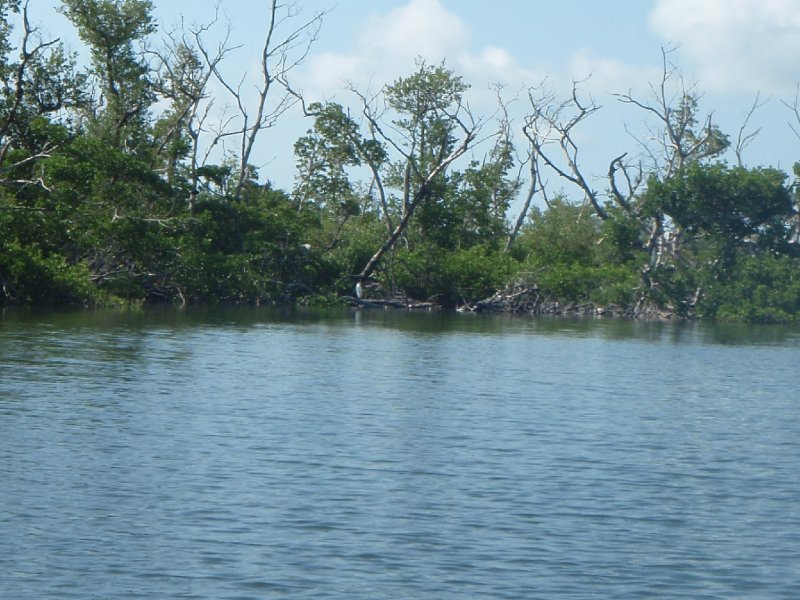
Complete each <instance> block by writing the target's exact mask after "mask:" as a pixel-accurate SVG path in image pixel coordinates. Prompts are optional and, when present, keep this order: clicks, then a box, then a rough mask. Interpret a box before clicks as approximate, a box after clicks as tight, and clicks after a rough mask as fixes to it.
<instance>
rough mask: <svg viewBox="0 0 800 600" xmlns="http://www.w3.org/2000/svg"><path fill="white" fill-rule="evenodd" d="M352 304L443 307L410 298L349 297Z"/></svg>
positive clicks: (428, 308)
mask: <svg viewBox="0 0 800 600" xmlns="http://www.w3.org/2000/svg"><path fill="white" fill-rule="evenodd" d="M348 301H349V303H350V305H351V306H360V307H363V308H402V309H405V310H423V309H424V310H437V309H439V308H441V306H439V305H438V304H436V303H435V302H422V301H417V300H411V299H408V298H402V299H401V298H356V297H355V296H351V297H350V298H348Z"/></svg>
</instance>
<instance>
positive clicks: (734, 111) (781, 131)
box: [30, 0, 800, 189]
mask: <svg viewBox="0 0 800 600" xmlns="http://www.w3.org/2000/svg"><path fill="white" fill-rule="evenodd" d="M56 5H58V2H57V0H30V12H31V15H32V20H33V21H34V22H35V23H38V24H39V25H40V26H41V27H42V29H43V31H44V32H49V33H50V34H51V35H55V36H59V37H62V38H63V39H64V40H65V41H66V42H67V43H68V44H75V45H77V44H78V42H77V41H76V39H75V37H74V34H73V33H71V31H70V27H69V25H68V23H67V22H66V21H65V20H64V19H63V17H60V16H59V15H57V14H56V12H55V10H54V8H53V6H56ZM154 5H155V16H156V18H157V19H158V21H159V22H160V23H161V25H162V26H164V27H170V26H175V25H177V24H179V23H180V20H181V17H182V16H183V18H184V20H185V22H186V23H189V24H191V23H207V22H209V21H210V20H211V19H212V18H213V16H214V14H215V6H217V5H219V10H220V13H221V14H222V15H224V16H225V17H227V18H228V19H229V20H230V27H231V40H232V41H233V42H234V43H235V44H237V45H241V47H240V48H238V49H237V50H236V51H235V52H234V53H232V54H231V60H229V61H228V62H227V63H226V64H225V65H223V68H224V69H225V72H226V73H227V74H229V75H230V77H231V79H232V80H238V79H239V78H244V81H245V83H246V82H247V81H248V79H247V78H248V77H250V76H252V75H253V74H255V73H256V71H257V67H258V59H259V53H260V49H261V44H262V43H263V39H264V34H265V27H266V23H267V5H268V3H267V2H266V1H265V0H154ZM297 7H298V9H299V10H300V16H299V19H303V18H304V17H305V18H307V17H310V16H311V15H313V13H315V12H316V11H326V15H325V17H324V20H323V24H322V29H321V31H320V33H319V36H318V39H317V40H316V42H315V44H314V45H313V47H312V49H311V51H310V53H309V55H308V57H307V59H306V60H305V62H304V63H303V64H301V65H300V66H299V67H298V68H297V69H296V70H295V71H294V72H293V74H292V83H293V85H294V86H295V87H296V88H297V89H300V90H302V92H303V94H304V95H305V97H306V98H308V99H309V100H311V101H313V100H335V101H337V102H340V103H342V104H345V105H347V104H353V105H355V103H354V97H353V95H352V94H351V93H349V92H348V91H347V86H348V85H354V86H356V87H357V88H358V89H361V90H365V91H366V90H371V91H377V90H378V89H380V87H381V86H382V85H383V84H385V83H390V82H392V81H394V80H395V79H397V78H398V77H401V76H405V75H409V74H411V73H412V72H413V71H414V65H415V60H416V59H417V58H419V57H421V58H424V59H425V60H426V61H427V62H429V63H438V62H440V61H442V60H444V61H445V64H446V65H447V67H448V68H450V69H452V70H453V71H454V72H455V73H456V74H458V75H461V76H462V77H463V78H464V80H465V81H466V82H467V83H469V84H470V85H471V90H470V92H469V95H468V100H469V102H470V106H471V107H472V109H473V110H474V111H475V112H477V113H478V114H482V115H484V116H486V117H487V118H488V117H490V116H491V115H492V114H493V113H494V112H495V111H496V101H495V92H494V91H492V86H493V85H495V84H502V85H503V86H504V87H503V94H504V96H505V97H506V98H507V99H512V98H515V97H518V98H519V100H518V101H516V102H512V105H511V106H512V111H511V116H512V118H513V119H514V123H515V125H516V126H517V127H519V126H521V122H522V118H523V116H524V112H525V111H524V109H525V101H524V100H525V97H526V91H525V90H526V89H527V88H528V87H530V86H533V85H537V84H540V83H541V82H542V81H544V80H546V81H547V82H548V85H552V86H553V87H554V88H555V89H556V90H558V91H559V92H560V93H567V92H569V90H570V89H571V85H572V82H573V81H575V80H579V81H582V83H581V84H580V89H581V90H582V93H585V94H586V95H587V97H588V95H591V97H592V98H593V100H594V101H595V102H596V103H597V104H599V105H601V106H602V107H603V108H602V109H601V110H600V111H598V112H597V113H596V114H594V115H592V117H591V119H590V121H587V123H586V126H585V127H583V128H582V129H581V130H580V132H579V134H578V140H579V142H580V145H581V157H582V161H584V162H583V164H582V166H583V167H584V169H585V170H586V171H587V172H589V173H590V174H592V175H595V176H597V177H598V184H597V186H598V187H599V188H602V187H603V184H602V182H601V181H600V178H601V177H602V175H603V174H605V173H606V172H607V170H608V163H609V161H610V160H611V159H613V158H614V157H616V156H618V155H619V154H621V153H622V152H626V151H627V152H629V153H630V154H631V155H634V154H635V153H636V152H637V151H638V145H637V143H636V141H635V140H634V139H633V137H632V136H631V135H630V133H628V132H627V131H626V130H629V131H631V132H637V131H638V132H640V134H641V135H644V133H642V132H644V131H645V129H643V125H644V118H645V115H644V114H643V113H642V111H640V110H637V109H636V108H635V107H633V106H631V105H626V104H623V103H620V102H619V100H618V99H617V97H615V96H614V95H613V94H614V93H628V92H630V93H631V94H633V95H634V96H636V97H637V98H642V99H647V97H648V96H647V95H648V93H649V87H648V86H649V84H650V83H658V81H659V80H660V77H661V73H662V48H664V47H671V48H675V50H674V51H673V52H671V53H670V54H669V59H670V61H671V62H672V63H674V64H675V66H677V67H678V69H679V70H680V72H681V74H682V75H683V76H684V78H685V81H687V82H689V83H693V84H696V88H695V89H696V91H697V92H698V93H700V94H701V96H702V99H701V112H702V114H704V115H705V114H708V113H711V114H712V119H713V122H714V123H715V124H717V125H718V126H719V127H720V128H721V129H722V130H723V131H724V132H725V133H728V134H729V135H731V137H732V138H735V137H736V136H737V135H738V132H739V128H740V127H741V126H742V124H743V122H744V118H745V116H746V114H747V113H748V110H749V109H750V107H751V106H752V105H753V102H754V101H755V99H756V97H757V96H758V97H759V98H760V100H761V106H760V108H759V109H758V110H757V111H755V113H754V115H753V117H752V119H751V125H750V127H749V130H748V131H752V130H755V129H760V133H759V134H758V136H757V137H756V138H755V141H754V142H753V143H752V144H751V145H750V146H749V147H748V148H747V149H746V151H745V153H744V160H745V163H746V164H747V165H748V166H774V167H778V168H781V169H783V170H786V171H789V170H791V167H792V164H793V163H794V162H795V161H796V160H800V139H799V138H798V137H797V136H796V135H795V134H794V133H793V132H792V129H791V128H790V126H789V123H790V122H794V124H795V125H798V123H797V122H796V120H794V119H795V117H794V115H793V114H792V112H791V111H790V110H789V109H788V108H787V107H786V106H785V104H784V103H786V102H788V103H789V104H792V103H793V102H794V101H795V98H796V92H797V89H798V88H797V86H798V83H800V61H798V59H797V57H798V56H800V0H603V1H602V2H595V1H593V0H560V1H558V2H553V1H552V0H494V1H493V2H491V3H490V2H487V1H486V0H305V1H303V0H299V1H298V2H297ZM222 29H224V27H223V26H222V25H219V26H218V27H217V28H216V29H214V30H212V32H218V33H221V32H222ZM587 77H588V79H587ZM310 125H311V123H310V122H309V121H308V119H304V118H303V117H302V115H301V114H300V112H299V111H293V112H291V113H288V114H286V115H284V117H282V119H281V121H280V122H279V123H278V125H277V126H276V127H275V128H274V129H272V130H269V131H266V132H264V134H263V135H262V137H261V139H260V142H259V145H258V147H257V149H256V155H255V158H254V160H253V161H252V162H254V163H255V164H257V165H258V166H259V167H260V172H261V174H262V176H263V177H265V178H267V179H269V180H271V181H272V182H273V184H274V185H276V186H277V187H282V188H285V189H288V188H290V187H291V186H292V182H293V174H294V167H293V165H294V162H293V157H292V144H293V143H294V141H295V140H296V139H297V137H298V136H300V135H302V134H303V132H304V131H305V130H306V129H308V127H309V126H310ZM487 127H488V128H491V124H489V123H487ZM796 128H797V127H796ZM799 130H800V129H799ZM487 131H488V130H487ZM637 135H638V134H637ZM517 142H518V144H520V145H523V140H522V139H518V140H517ZM727 158H728V159H729V160H731V161H732V160H733V157H731V156H729V157H727ZM556 185H558V184H557V183H556ZM564 185H565V186H568V184H564Z"/></svg>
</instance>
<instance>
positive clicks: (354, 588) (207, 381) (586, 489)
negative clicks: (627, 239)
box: [0, 309, 800, 600]
mask: <svg viewBox="0 0 800 600" xmlns="http://www.w3.org/2000/svg"><path fill="white" fill-rule="evenodd" d="M798 366H800V329H790V328H780V327H742V326H739V327H722V326H709V325H705V326H700V325H691V324H663V323H632V322H613V321H601V322H597V321H554V320H538V321H537V320H528V319H508V318H480V317H475V316H474V315H453V316H449V317H443V316H436V315H428V314H425V315H411V316H407V315H405V314H397V313H384V312H357V313H356V312H335V313H328V314H322V313H284V314H281V313H275V312H270V311H268V310H265V309H261V310H256V309H252V310H239V311H220V312H192V311H189V312H188V313H184V312H177V311H165V312H153V313H151V312H147V313H143V314H128V315H125V314H113V313H82V314H72V315H54V314H39V315H37V314H29V313H22V314H20V313H5V314H4V315H2V317H0V597H2V598H9V599H17V598H31V599H33V598H36V599H39V598H58V599H62V598H80V599H86V598H98V599H99V598H103V599H106V598H237V599H245V598H273V597H274V598H282V597H289V598H341V599H345V598H347V599H352V598H393V599H394V598H397V599H405V598H426V599H427V598H437V599H440V598H441V599H445V598H447V599H449V598H453V599H456V598H458V599H463V598H520V599H530V598H542V599H553V598H571V599H572V598H575V599H577V598H587V599H588V598H614V599H624V598H681V599H683V598H721V599H722V598H724V599H726V600H727V599H731V598H785V599H792V600H795V599H797V598H800V393H798V384H800V375H799V374H798Z"/></svg>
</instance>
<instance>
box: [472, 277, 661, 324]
mask: <svg viewBox="0 0 800 600" xmlns="http://www.w3.org/2000/svg"><path fill="white" fill-rule="evenodd" d="M458 310H459V311H461V312H475V313H490V314H491V313H495V314H500V313H507V314H527V315H552V316H607V317H625V318H645V319H671V318H673V317H674V316H675V315H674V313H673V312H672V311H669V310H663V309H658V308H656V307H654V306H652V305H650V304H649V303H647V302H645V301H644V299H642V300H641V301H640V302H637V303H636V305H635V306H618V305H615V304H611V305H608V306H599V305H597V304H594V303H593V302H583V303H581V302H567V303H564V302H559V301H558V300H555V299H553V298H551V297H549V296H547V295H546V294H544V293H542V291H541V290H540V289H539V288H538V286H536V285H535V284H533V285H524V284H520V283H516V284H511V285H509V286H507V287H506V288H505V289H503V290H498V291H497V292H495V293H494V294H493V295H492V296H490V297H489V298H486V299H484V300H479V301H478V302H475V303H473V304H469V303H468V304H465V305H463V306H461V307H459V309H458Z"/></svg>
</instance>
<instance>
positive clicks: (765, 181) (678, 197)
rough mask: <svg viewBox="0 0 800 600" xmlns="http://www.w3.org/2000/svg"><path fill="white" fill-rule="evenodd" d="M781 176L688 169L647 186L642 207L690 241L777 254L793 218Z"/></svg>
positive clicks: (722, 168) (757, 171) (736, 169)
mask: <svg viewBox="0 0 800 600" xmlns="http://www.w3.org/2000/svg"><path fill="white" fill-rule="evenodd" d="M785 182H786V174H785V173H783V172H781V171H778V170H776V169H763V168H759V169H745V168H742V167H734V168H730V167H728V166H726V165H724V164H715V165H709V166H704V165H700V164H697V163H695V164H691V165H689V166H688V167H686V168H685V169H683V170H682V171H680V172H679V173H678V174H677V175H676V176H675V177H672V178H670V179H669V180H667V181H664V182H660V181H656V180H651V181H650V184H649V186H648V189H647V193H646V194H645V204H646V205H649V206H650V207H651V209H652V208H656V209H658V210H661V211H663V212H664V214H666V215H668V216H670V217H671V218H672V219H673V220H674V222H675V223H676V224H677V225H678V226H679V227H680V228H681V229H682V230H683V231H685V232H687V233H688V234H691V235H698V234H707V235H710V236H712V237H713V238H714V239H715V240H717V241H718V242H719V243H720V244H721V246H722V247H723V249H724V251H730V250H732V249H733V248H734V247H737V246H742V245H743V244H755V245H756V246H757V247H758V248H759V249H770V248H771V249H781V248H783V245H784V244H785V242H786V241H787V240H786V238H787V233H788V228H787V220H788V219H789V218H790V217H791V215H792V213H793V206H792V198H791V195H790V193H789V190H788V189H787V187H786V185H785Z"/></svg>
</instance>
